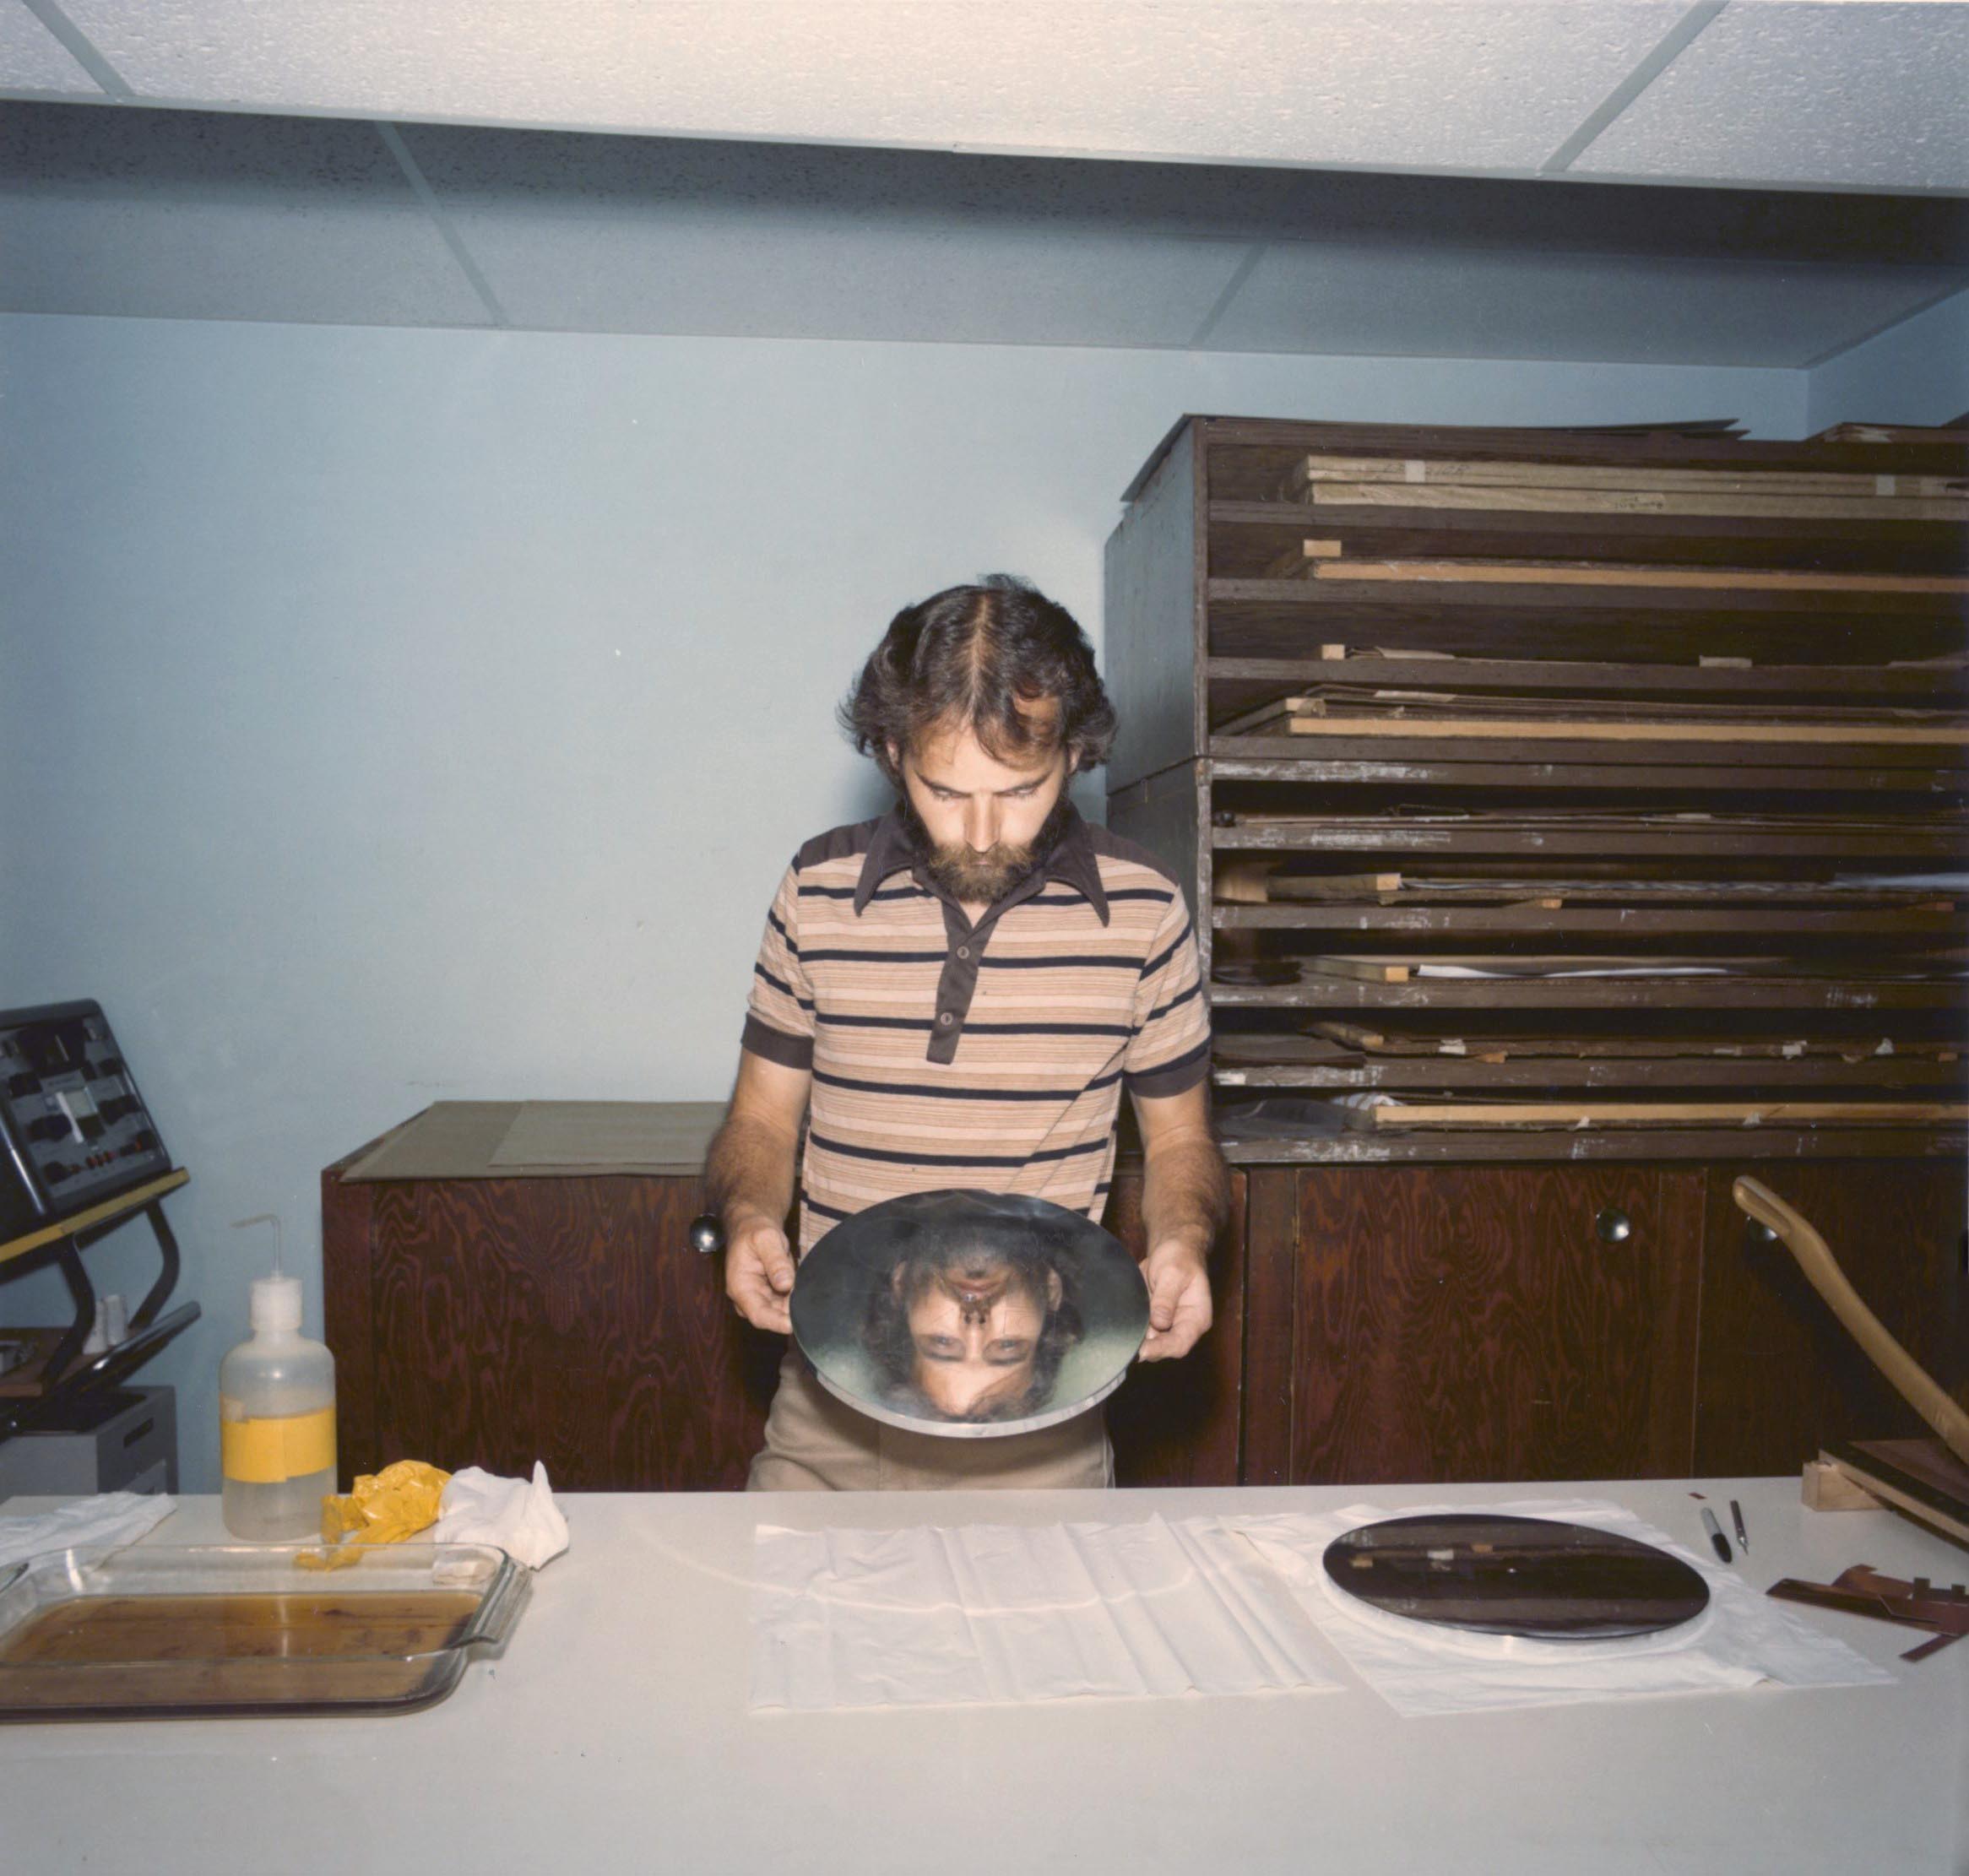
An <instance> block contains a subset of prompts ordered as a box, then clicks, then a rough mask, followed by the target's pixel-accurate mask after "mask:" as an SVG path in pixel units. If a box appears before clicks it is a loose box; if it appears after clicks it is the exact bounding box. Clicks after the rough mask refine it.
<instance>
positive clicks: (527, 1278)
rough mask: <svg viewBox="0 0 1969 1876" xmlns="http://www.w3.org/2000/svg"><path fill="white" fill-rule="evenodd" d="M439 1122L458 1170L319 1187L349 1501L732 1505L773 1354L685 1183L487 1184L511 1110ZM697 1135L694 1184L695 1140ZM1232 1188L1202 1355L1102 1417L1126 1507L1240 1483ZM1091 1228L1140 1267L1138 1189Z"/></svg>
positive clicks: (378, 1146)
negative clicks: (415, 1489) (596, 1497)
mask: <svg viewBox="0 0 1969 1876" xmlns="http://www.w3.org/2000/svg"><path fill="white" fill-rule="evenodd" d="M443 1105H444V1106H445V1107H447V1108H449V1109H456V1110H460V1113H461V1114H462V1121H461V1125H460V1126H459V1127H458V1128H454V1130H453V1136H454V1138H455V1140H456V1141H457V1143H458V1150H457V1151H455V1152H449V1153H448V1154H447V1153H440V1154H439V1155H438V1157H437V1158H434V1159H427V1160H426V1161H424V1162H422V1163H423V1164H425V1165H426V1166H427V1167H428V1168H430V1169H429V1170H427V1171H425V1172H421V1173H417V1174H414V1175H413V1176H405V1177H388V1178H377V1177H369V1176H361V1177H355V1178H351V1177H350V1176H349V1175H350V1174H351V1173H352V1172H355V1173H362V1172H364V1170H365V1168H376V1167H378V1166H380V1167H382V1168H383V1169H384V1170H388V1164H389V1163H388V1161H387V1160H382V1159H379V1158H378V1157H377V1155H378V1153H379V1151H381V1150H382V1149H383V1148H385V1147H387V1146H388V1141H387V1140H386V1141H382V1142H377V1141H372V1142H371V1143H370V1145H369V1146H367V1147H363V1148H361V1149H360V1150H359V1151H358V1152H355V1153H352V1154H350V1155H349V1156H348V1157H347V1158H344V1159H343V1160H341V1161H339V1162H338V1163H336V1164H335V1165H334V1166H331V1167H329V1168H328V1169H327V1170H326V1171H325V1172H324V1173H323V1174H322V1225H323V1288H324V1292H325V1294H326V1299H327V1318H328V1345H329V1347H331V1348H332V1349H333V1350H334V1353H335V1359H336V1364H337V1380H338V1384H339V1385H338V1386H337V1390H336V1396H337V1415H338V1421H337V1433H338V1440H339V1453H340V1459H341V1466H342V1471H343V1483H344V1486H346V1485H347V1483H348V1482H349V1480H350V1478H351V1477H353V1476H354V1475H355V1473H357V1472H372V1471H374V1470H375V1469H376V1468H377V1467H379V1466H382V1465H387V1464H388V1462H389V1461H392V1460H394V1459H403V1458H419V1459H429V1460H431V1461H433V1462H434V1463H437V1464H440V1465H443V1466H446V1467H459V1466H466V1465H475V1466H484V1467H487V1468H488V1469H489V1470H491V1471H493V1472H501V1473H506V1474H516V1473H523V1472H527V1471H529V1470H530V1469H531V1467H532V1465H533V1462H534V1460H535V1459H540V1460H544V1461H545V1463H546V1467H547V1471H548V1474H549V1476H550V1477H551V1478H552V1479H553V1481H554V1483H555V1484H556V1486H558V1487H560V1488H563V1489H565V1490H568V1491H577V1492H587V1491H736V1490H738V1489H740V1488H741V1487H742V1486H743V1485H744V1483H745V1479H746V1467H747V1465H748V1464H749V1462H750V1461H751V1456H752V1455H753V1453H755V1452H756V1451H757V1450H758V1446H759V1443H760V1439H761V1436H762V1429H763V1427H764V1424H765V1417H766V1409H767V1407H768V1405H769V1404H770V1402H771V1401H772V1397H773V1386H774V1384H775V1378H776V1376H777V1374H778V1364H779V1358H780V1355H781V1353H782V1351H783V1349H784V1346H785V1345H784V1341H783V1340H782V1338H780V1337H777V1336H769V1335H764V1334H762V1333H760V1332H759V1331H757V1330H754V1329H751V1328H750V1327H748V1326H746V1324H745V1323H744V1322H742V1321H741V1320H740V1319H739V1318H738V1316H737V1315H735V1313H734V1311H733V1309H732V1308H731V1305H730V1303H729V1302H728V1301H727V1300H726V1299H725V1295H724V1278H723V1271H722V1269H721V1267H720V1265H719V1260H717V1259H716V1258H709V1257H702V1256H700V1255H697V1254H696V1253H695V1252H693V1251H692V1250H691V1249H690V1244H689V1236H688V1233H689V1227H690V1223H691V1220H692V1218H693V1217H696V1216H697V1214H698V1213H699V1212H702V1210H703V1209H704V1196H703V1186H702V1181H701V1179H699V1178H698V1177H697V1173H696V1171H695V1170H694V1169H693V1168H692V1167H691V1166H690V1165H689V1164H679V1165H676V1166H674V1167H671V1168H668V1169H659V1170H653V1171H649V1172H643V1173H624V1172H602V1171H595V1172H578V1171H568V1172H564V1173H561V1174H556V1175H553V1176H545V1177H542V1176H526V1177H509V1176H500V1175H499V1174H498V1173H497V1171H496V1167H495V1166H494V1164H493V1163H492V1158H491V1155H492V1152H493V1149H494V1148H495V1147H496V1143H497V1141H498V1140H499V1138H500V1137H501V1135H502V1132H503V1130H504V1129H505V1127H506V1126H507V1125H510V1123H511V1120H512V1119H513V1115H514V1114H516V1113H517V1111H518V1109H517V1104H515V1103H444V1104H443ZM466 1109H471V1110H474V1111H472V1112H469V1113H464V1112H463V1110H466ZM437 1111H438V1110H437V1109H433V1110H431V1112H433V1113H436V1112H437ZM699 1126H700V1131H701V1133H702V1138H701V1139H700V1140H699V1141H698V1142H697V1152H696V1158H697V1161H698V1162H700V1163H701V1161H702V1147H703V1144H704V1143H705V1142H706V1141H708V1137H709V1131H710V1125H709V1123H708V1122H706V1121H703V1120H700V1122H699ZM689 1157H690V1156H689V1154H688V1153H686V1155H685V1158H686V1159H688V1158H689ZM408 1163H410V1164H415V1163H417V1162H415V1160H412V1161H410V1162H408ZM1234 1185H1235V1191H1234V1199H1235V1201H1236V1207H1237V1209H1236V1212H1235V1215H1234V1219H1233V1222H1232V1225H1231V1228H1229V1230H1228V1231H1227V1233H1226V1238H1225V1245H1224V1248H1223V1251H1222V1253H1221V1254H1220V1255H1219V1256H1218V1258H1217V1260H1216V1261H1215V1265H1214V1270H1213V1276H1214V1280H1215V1287H1216V1297H1215V1303H1216V1310H1217V1327H1216V1330H1215V1331H1214V1333H1213V1334H1212V1337H1211V1338H1210V1339H1209V1341H1208V1342H1207V1343H1206V1344H1205V1345H1204V1347H1202V1348H1201V1350H1200V1351H1199V1352H1198V1353H1197V1354H1196V1356H1195V1357H1193V1358H1190V1359H1188V1360H1185V1361H1182V1362H1174V1363H1169V1364H1157V1365H1153V1366H1150V1367H1146V1368H1143V1369H1138V1370H1137V1371H1136V1373H1135V1374H1132V1375H1131V1377H1130V1378H1129V1380H1128V1381H1127V1382H1126V1384H1125V1385H1124V1386H1123V1387H1122V1389H1121V1390H1120V1392H1119V1393H1118V1394H1117V1395H1116V1396H1114V1397H1113V1399H1112V1402H1111V1404H1110V1406H1109V1427H1110V1429H1111V1432H1112V1434H1113V1438H1114V1442H1115V1466H1116V1470H1117V1473H1118V1475H1119V1477H1120V1482H1121V1483H1124V1484H1127V1485H1229V1484H1234V1483H1237V1479H1238V1462H1239V1431H1240V1429H1239V1384H1240V1379H1241V1369H1242V1360H1241V1355H1242V1331H1243V1326H1244V1315H1243V1309H1244V1302H1243V1284H1244V1277H1243V1269H1244V1265H1243V1250H1244V1235H1243V1230H1242V1223H1243V1219H1242V1205H1243V1182H1242V1179H1238V1180H1236V1181H1234ZM1109 1225H1110V1228H1112V1229H1114V1230H1115V1232H1116V1233H1117V1234H1118V1235H1119V1236H1120V1238H1121V1239H1122V1241H1123V1243H1125V1244H1127V1245H1128V1246H1129V1248H1130V1249H1131V1250H1133V1251H1135V1253H1136V1255H1138V1256H1139V1255H1142V1253H1143V1252H1144V1251H1145V1250H1146V1248H1147V1246H1146V1244H1144V1242H1143V1240H1142V1225H1141V1179H1140V1177H1139V1175H1131V1174H1129V1173H1128V1172H1127V1171H1126V1168H1124V1169H1123V1170H1122V1171H1121V1172H1120V1174H1119V1175H1118V1176H1117V1178H1116V1180H1115V1191H1114V1195H1113V1197H1112V1200H1111V1201H1110V1205H1109Z"/></svg>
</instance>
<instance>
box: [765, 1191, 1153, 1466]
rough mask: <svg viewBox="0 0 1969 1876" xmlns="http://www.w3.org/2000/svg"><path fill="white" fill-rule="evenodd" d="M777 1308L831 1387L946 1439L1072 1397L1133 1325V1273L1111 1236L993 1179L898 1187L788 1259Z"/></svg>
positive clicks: (1032, 1414) (1136, 1336) (1017, 1423)
mask: <svg viewBox="0 0 1969 1876" xmlns="http://www.w3.org/2000/svg"><path fill="white" fill-rule="evenodd" d="M791 1308H792V1314H793V1335H794V1340H795V1342H797V1343H798V1344H799V1345H800V1352H801V1353H803V1354H804V1355H806V1358H807V1359H808V1361H810V1362H811V1363H812V1364H813V1369H814V1373H815V1374H816V1376H817V1377H818V1378H819V1380H820V1383H821V1385H822V1386H823V1387H824V1388H826V1389H827V1391H828V1392H829V1393H830V1394H833V1395H835V1396H838V1398H839V1399H841V1400H843V1401H845V1402H847V1403H848V1404H849V1406H850V1407H855V1408H858V1409H859V1410H860V1412H863V1413H865V1414H868V1415H869V1416H870V1417H871V1418H874V1419H876V1420H881V1421H883V1422H885V1423H887V1424H888V1425H890V1426H896V1427H907V1428H909V1429H911V1430H912V1431H914V1432H917V1433H929V1434H940V1435H942V1436H945V1437H947V1438H957V1439H992V1438H999V1437H1002V1436H1004V1435H1005V1434H1014V1433H1032V1432H1034V1431H1036V1430H1037V1429H1039V1428H1041V1427H1050V1426H1053V1425H1055V1424H1056V1423H1058V1422H1060V1421H1062V1420H1068V1419H1071V1418H1073V1417H1074V1416H1075V1415H1076V1414H1079V1413H1084V1412H1087V1411H1088V1408H1089V1407H1093V1406H1095V1405H1097V1404H1098V1402H1101V1401H1102V1400H1104V1399H1105V1398H1106V1397H1107V1396H1109V1394H1111V1393H1113V1392H1114V1391H1115V1389H1116V1388H1117V1387H1118V1386H1120V1384H1121V1380H1122V1378H1123V1376H1124V1375H1126V1373H1127V1370H1128V1364H1129V1363H1130V1362H1131V1361H1132V1360H1133V1359H1134V1358H1135V1355H1136V1351H1137V1350H1138V1349H1139V1348H1140V1347H1142V1337H1144V1336H1145V1335H1146V1334H1147V1331H1148V1290H1147V1286H1146V1285H1145V1284H1144V1283H1143V1282H1142V1272H1141V1270H1140V1268H1139V1267H1138V1266H1137V1265H1136V1261H1135V1260H1134V1259H1133V1258H1132V1257H1131V1256H1130V1255H1128V1253H1127V1252H1126V1250H1123V1249H1122V1247H1121V1245H1120V1243H1119V1242H1118V1241H1117V1240H1116V1239H1114V1238H1113V1237H1111V1236H1109V1233H1107V1232H1105V1231H1104V1230H1103V1229H1102V1228H1100V1226H1098V1224H1095V1223H1093V1221H1092V1220H1091V1219H1089V1218H1087V1217H1082V1215H1081V1214H1080V1213H1079V1212H1069V1211H1067V1210H1066V1207H1065V1206H1058V1205H1054V1204H1052V1203H1050V1201H1047V1200H1045V1199H1033V1198H1018V1197H1013V1196H1010V1195H1007V1194H1005V1193H1001V1192H978V1191H957V1190H951V1191H937V1192H912V1193H908V1194H905V1195H904V1196H903V1197H901V1198H894V1199H885V1200H884V1201H882V1202H881V1204H880V1205H871V1206H870V1207H869V1208H868V1209H867V1210H866V1211H865V1212H857V1213H855V1215H854V1217H851V1218H846V1219H843V1221H842V1223H839V1224H838V1225H836V1226H835V1227H834V1228H833V1230H832V1231H830V1232H829V1233H827V1236H826V1237H824V1238H823V1239H821V1241H820V1242H819V1243H818V1244H816V1245H815V1246H814V1248H813V1249H812V1250H811V1251H809V1252H808V1253H807V1255H806V1256H805V1257H804V1258H803V1259H801V1261H800V1270H799V1274H798V1276H797V1277H795V1282H794V1286H793V1301H792V1305H791Z"/></svg>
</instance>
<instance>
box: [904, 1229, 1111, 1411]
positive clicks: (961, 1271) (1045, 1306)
mask: <svg viewBox="0 0 1969 1876" xmlns="http://www.w3.org/2000/svg"><path fill="white" fill-rule="evenodd" d="M890 1288H891V1290H892V1298H893V1302H894V1304H895V1305H896V1306H898V1307H899V1308H900V1310H901V1312H902V1318H903V1324H904V1326H905V1328H906V1330H907V1332H908V1337H909V1360H908V1363H907V1369H906V1373H905V1372H903V1371H901V1369H902V1364H897V1363H895V1362H894V1361H893V1360H892V1359H891V1360H890V1361H889V1362H888V1363H887V1364H886V1365H887V1378H888V1379H889V1380H891V1381H892V1382H893V1383H906V1384H907V1385H909V1386H911V1387H914V1389H915V1391H917V1392H918V1393H919V1395H920V1396H922V1398H923V1400H924V1401H925V1403H926V1404H927V1405H928V1407H930V1411H931V1412H936V1413H940V1414H942V1415H943V1416H944V1417H945V1418H948V1419H952V1420H985V1419H1001V1418H1007V1417H1010V1416H1015V1415H1019V1414H1022V1413H1024V1412H1027V1411H1028V1409H1029V1408H1030V1407H1031V1405H1032V1403H1033V1396H1034V1393H1035V1391H1036V1386H1035V1384H1036V1383H1037V1382H1038V1380H1039V1365H1040V1357H1041V1354H1042V1352H1043V1351H1044V1353H1048V1354H1054V1353H1060V1354H1063V1353H1065V1347H1064V1344H1065V1342H1066V1341H1067V1340H1068V1339H1069V1338H1070V1337H1071V1338H1074V1339H1077V1331H1078V1329H1079V1312H1078V1311H1077V1310H1075V1311H1073V1312H1072V1320H1071V1322H1069V1321H1067V1320H1065V1318H1064V1311H1065V1306H1066V1281H1065V1279H1064V1278H1063V1277H1061V1275H1060V1271H1057V1270H1055V1269H1050V1268H1045V1267H1043V1266H1041V1265H1040V1264H1039V1262H1038V1261H1036V1260H1026V1261H1015V1260H1014V1259H1012V1257H1009V1256H1006V1255H1004V1254H1002V1253H1001V1252H998V1251H995V1250H991V1249H990V1248H989V1247H987V1246H985V1245H983V1244H972V1245H970V1246H968V1247H952V1249H951V1250H949V1251H947V1252H946V1253H943V1254H936V1253H926V1254H922V1255H917V1256H915V1257H912V1258H907V1259H905V1260H904V1261H903V1262H901V1263H899V1264H898V1266H896V1273H895V1276H894V1277H893V1278H892V1280H891V1284H890ZM889 1314H890V1311H889V1310H888V1309H885V1308H881V1307H878V1308H877V1309H876V1312H875V1320H874V1321H872V1322H871V1352H873V1353H876V1358H877V1360H878V1362H881V1358H882V1355H883V1353H886V1349H885V1347H884V1344H885V1343H887V1342H890V1341H891V1340H892V1331H890V1330H888V1329H887V1325H886V1320H885V1319H886V1318H887V1316H888V1315H889ZM1049 1342H1054V1343H1058V1344H1060V1347H1058V1349H1057V1351H1055V1349H1054V1348H1052V1347H1049V1346H1048V1345H1049ZM1047 1365H1048V1366H1049V1367H1050V1368H1054V1369H1056V1368H1057V1366H1058V1362H1057V1360H1056V1359H1055V1360H1053V1361H1050V1362H1049V1363H1048V1364H1047Z"/></svg>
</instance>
